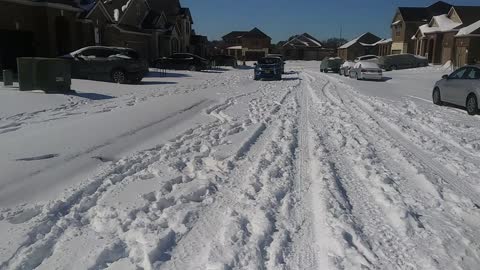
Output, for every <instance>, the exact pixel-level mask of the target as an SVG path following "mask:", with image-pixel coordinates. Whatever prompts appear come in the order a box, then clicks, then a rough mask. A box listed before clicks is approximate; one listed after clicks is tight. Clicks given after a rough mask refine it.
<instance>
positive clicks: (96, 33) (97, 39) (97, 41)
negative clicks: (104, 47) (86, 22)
mask: <svg viewBox="0 0 480 270" xmlns="http://www.w3.org/2000/svg"><path fill="white" fill-rule="evenodd" d="M94 32H95V45H100V30H99V29H98V27H95V28H94Z"/></svg>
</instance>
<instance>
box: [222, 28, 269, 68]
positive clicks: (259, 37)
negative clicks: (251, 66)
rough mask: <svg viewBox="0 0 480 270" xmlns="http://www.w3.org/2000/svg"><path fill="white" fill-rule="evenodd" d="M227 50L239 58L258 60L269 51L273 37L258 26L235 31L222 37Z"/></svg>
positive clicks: (229, 53)
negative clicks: (247, 29) (248, 29)
mask: <svg viewBox="0 0 480 270" xmlns="http://www.w3.org/2000/svg"><path fill="white" fill-rule="evenodd" d="M222 39H223V41H224V42H225V44H226V48H225V50H226V52H227V54H228V55H233V56H235V57H237V59H244V60H248V61H254V60H258V59H259V58H261V57H264V56H265V55H267V54H268V53H269V49H270V45H271V42H272V39H271V38H270V37H269V36H267V35H266V34H265V33H263V32H262V31H260V29H258V28H253V29H252V30H250V31H248V32H247V31H233V32H230V33H228V34H226V35H225V36H223V37H222Z"/></svg>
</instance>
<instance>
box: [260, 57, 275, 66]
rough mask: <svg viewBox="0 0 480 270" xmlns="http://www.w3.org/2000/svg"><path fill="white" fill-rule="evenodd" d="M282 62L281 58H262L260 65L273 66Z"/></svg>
mask: <svg viewBox="0 0 480 270" xmlns="http://www.w3.org/2000/svg"><path fill="white" fill-rule="evenodd" d="M279 62H280V59H279V58H262V59H260V60H258V63H259V64H261V65H272V64H277V63H279Z"/></svg>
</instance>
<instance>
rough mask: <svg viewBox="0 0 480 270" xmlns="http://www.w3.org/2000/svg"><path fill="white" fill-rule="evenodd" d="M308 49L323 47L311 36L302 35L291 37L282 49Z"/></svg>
mask: <svg viewBox="0 0 480 270" xmlns="http://www.w3.org/2000/svg"><path fill="white" fill-rule="evenodd" d="M285 46H290V47H309V48H321V47H323V45H322V43H321V42H320V41H318V40H317V39H316V38H314V37H313V36H311V35H309V34H307V33H303V34H301V35H296V36H293V37H291V38H290V39H289V40H288V41H287V42H286V43H285V44H283V46H282V47H285Z"/></svg>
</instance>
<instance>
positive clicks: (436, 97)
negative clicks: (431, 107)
mask: <svg viewBox="0 0 480 270" xmlns="http://www.w3.org/2000/svg"><path fill="white" fill-rule="evenodd" d="M432 99H433V104H435V105H438V106H442V105H443V102H442V95H441V94H440V89H438V88H435V90H433V94H432Z"/></svg>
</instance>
